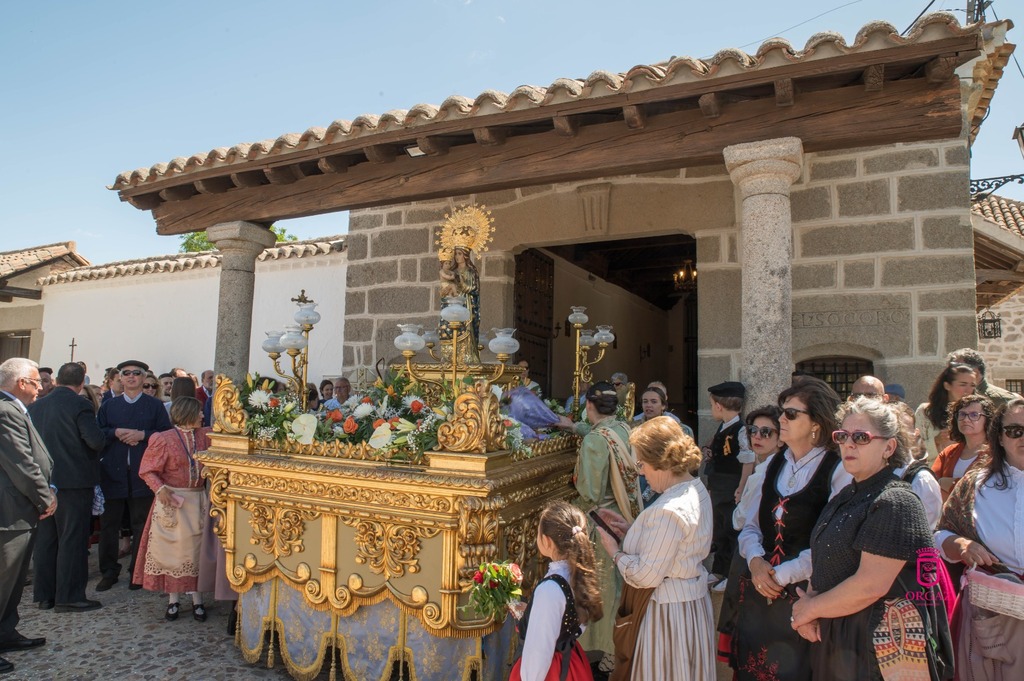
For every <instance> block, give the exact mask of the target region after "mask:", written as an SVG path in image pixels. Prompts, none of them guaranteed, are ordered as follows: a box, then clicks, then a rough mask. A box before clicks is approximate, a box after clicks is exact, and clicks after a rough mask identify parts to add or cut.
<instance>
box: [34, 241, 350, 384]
mask: <svg viewBox="0 0 1024 681" xmlns="http://www.w3.org/2000/svg"><path fill="white" fill-rule="evenodd" d="M347 261H348V259H347V257H346V255H345V253H344V252H341V253H330V254H327V255H317V256H306V257H303V258H289V259H282V260H270V261H265V262H258V263H256V289H255V302H254V305H253V324H252V329H253V338H252V347H251V350H250V368H251V369H254V370H256V371H259V372H260V373H262V374H269V375H273V369H272V367H271V365H270V361H269V359H267V358H266V356H265V355H264V354H263V352H262V350H260V347H259V346H260V343H261V342H262V340H263V338H264V335H263V332H264V331H266V330H268V329H272V328H281V327H282V326H283V325H284V324H285V323H291V322H292V319H291V316H292V314H294V311H295V309H296V308H295V304H294V303H292V302H291V301H290V299H291V298H293V297H295V296H296V295H298V293H299V291H300V290H301V289H305V290H306V296H307V297H308V298H312V299H314V300H316V301H317V302H318V303H320V305H319V307H318V310H319V311H320V312H321V314H322V316H323V319H322V320H321V322H320V323H319V324H318V325H317V326H316V328H315V329H314V331H313V335H312V340H311V343H310V345H311V351H310V369H309V380H310V381H315V382H319V379H320V377H321V376H322V375H328V376H334V375H336V374H338V373H339V372H340V371H341V369H342V367H341V356H342V348H341V339H342V338H343V336H344V325H345V271H346V268H347ZM219 285H220V268H219V267H215V268H208V269H202V270H192V271H181V272H171V273H152V274H139V275H133V276H121V277H113V278H109V279H99V280H92V281H76V282H71V283H63V284H51V285H47V286H44V287H43V301H42V302H43V306H44V308H43V309H44V311H43V347H42V352H41V355H40V361H41V363H42V364H46V365H50V366H53V367H57V366H60V365H61V364H62V363H63V362H66V361H68V359H70V349H69V348H68V344H69V343H70V342H71V339H72V338H74V339H75V342H76V344H77V348H76V350H75V359H76V360H84V361H86V362H87V363H88V365H89V375H90V377H91V378H92V379H94V380H96V381H98V380H100V377H101V376H102V372H103V369H104V368H105V367H108V366H113V365H115V364H117V363H118V362H120V361H122V360H124V359H138V360H141V361H144V362H147V363H149V365H150V367H151V368H152V369H153V370H154V371H155V372H157V373H162V372H165V371H167V370H169V369H170V368H171V367H175V366H180V367H183V368H185V369H186V370H188V371H192V372H194V373H196V374H198V373H200V372H201V371H203V370H205V369H209V368H211V367H212V366H213V359H214V352H215V347H214V345H215V339H216V328H217V297H218V288H219Z"/></svg>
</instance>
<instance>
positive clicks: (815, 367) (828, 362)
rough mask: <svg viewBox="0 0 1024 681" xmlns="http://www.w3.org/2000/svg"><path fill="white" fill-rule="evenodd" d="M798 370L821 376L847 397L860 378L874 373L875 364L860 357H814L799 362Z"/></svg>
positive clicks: (841, 395) (841, 394) (816, 376)
mask: <svg viewBox="0 0 1024 681" xmlns="http://www.w3.org/2000/svg"><path fill="white" fill-rule="evenodd" d="M796 370H797V371H802V372H804V373H806V374H810V375H811V376H814V377H815V378H820V379H821V380H823V381H825V382H826V383H828V384H829V385H830V386H832V389H833V390H835V391H836V392H837V393H839V396H840V397H846V396H847V395H849V394H850V392H851V390H850V389H851V388H852V387H853V384H854V383H855V382H856V381H857V379H858V378H860V377H861V376H871V375H874V373H875V365H874V364H873V363H872V362H871V360H868V359H861V358H860V357H842V356H835V357H814V358H812V359H808V360H805V361H803V362H798V363H797V365H796Z"/></svg>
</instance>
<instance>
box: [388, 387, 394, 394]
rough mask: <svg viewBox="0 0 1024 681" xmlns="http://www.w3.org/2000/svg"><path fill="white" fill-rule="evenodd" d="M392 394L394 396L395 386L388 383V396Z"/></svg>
mask: <svg viewBox="0 0 1024 681" xmlns="http://www.w3.org/2000/svg"><path fill="white" fill-rule="evenodd" d="M394 396H395V386H393V385H389V386H388V397H394Z"/></svg>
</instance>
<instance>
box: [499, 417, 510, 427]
mask: <svg viewBox="0 0 1024 681" xmlns="http://www.w3.org/2000/svg"><path fill="white" fill-rule="evenodd" d="M501 424H502V425H503V426H505V427H506V428H511V427H512V422H511V421H509V420H508V419H505V420H504V421H502V422H501Z"/></svg>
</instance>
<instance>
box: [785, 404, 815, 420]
mask: <svg viewBox="0 0 1024 681" xmlns="http://www.w3.org/2000/svg"><path fill="white" fill-rule="evenodd" d="M810 413H811V412H809V411H807V410H805V409H797V408H796V407H786V408H785V409H783V410H782V415H783V416H785V417H786V420H787V421H795V420H796V419H797V417H798V416H800V414H810Z"/></svg>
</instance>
